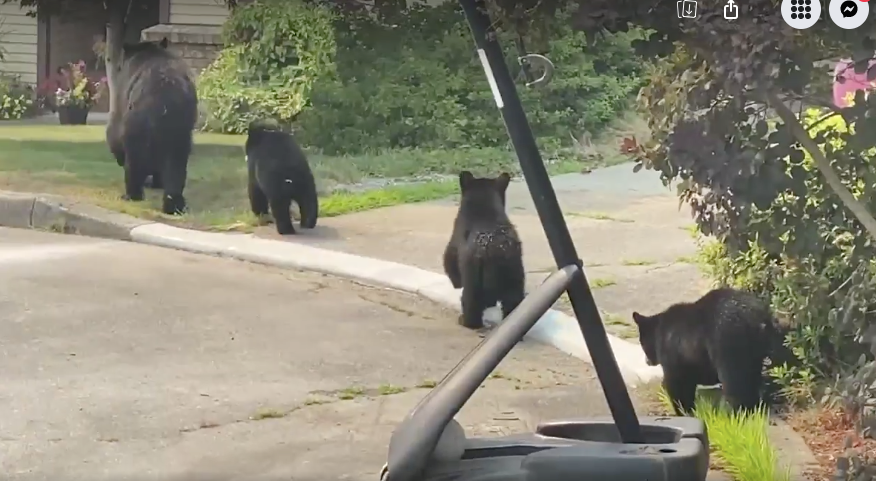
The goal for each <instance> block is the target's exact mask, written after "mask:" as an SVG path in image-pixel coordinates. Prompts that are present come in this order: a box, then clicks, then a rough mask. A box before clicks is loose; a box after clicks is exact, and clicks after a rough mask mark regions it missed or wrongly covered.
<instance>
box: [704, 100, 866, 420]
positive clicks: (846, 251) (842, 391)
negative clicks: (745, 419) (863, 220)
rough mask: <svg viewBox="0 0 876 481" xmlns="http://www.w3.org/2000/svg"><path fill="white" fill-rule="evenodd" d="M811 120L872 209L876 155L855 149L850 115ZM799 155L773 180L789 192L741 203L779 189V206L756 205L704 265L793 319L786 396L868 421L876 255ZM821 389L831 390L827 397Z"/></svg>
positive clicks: (707, 252) (708, 251)
mask: <svg viewBox="0 0 876 481" xmlns="http://www.w3.org/2000/svg"><path fill="white" fill-rule="evenodd" d="M803 123H804V125H806V126H808V127H809V129H810V131H811V132H812V133H813V134H814V136H815V138H816V139H818V141H819V143H820V144H821V145H822V147H823V148H824V149H825V150H826V151H827V152H828V153H829V155H830V156H831V157H832V158H834V159H835V160H834V161H833V163H832V165H833V168H834V169H835V170H836V171H837V172H838V174H839V175H840V177H841V178H842V179H843V180H844V183H845V184H846V185H847V186H848V188H849V189H850V190H851V191H852V192H853V194H854V195H855V196H856V197H857V198H858V199H860V200H863V201H865V202H866V203H867V204H868V205H869V206H871V208H872V206H874V204H876V171H874V170H873V167H872V165H873V164H872V162H873V161H874V160H876V149H873V148H867V149H863V150H861V149H856V148H854V143H853V142H854V140H853V139H854V135H855V132H854V128H850V127H849V125H848V124H847V123H846V121H845V120H844V119H843V117H842V116H838V115H832V116H829V117H826V116H825V114H824V112H822V111H820V110H816V109H810V110H808V111H807V112H806V114H805V116H804V118H803ZM768 130H769V129H768ZM776 132H777V131H775V130H774V129H773V132H772V133H770V134H768V133H765V134H764V135H765V136H768V135H776ZM779 135H781V134H779ZM797 152H798V153H796V154H793V155H790V156H788V157H785V158H783V159H779V160H780V162H781V165H782V166H783V168H782V169H781V173H782V174H784V175H778V176H775V177H773V179H779V180H780V183H779V185H770V184H769V183H768V180H769V178H767V179H761V181H762V182H763V184H765V185H761V186H760V187H759V188H761V189H762V191H761V192H760V193H751V192H750V191H744V190H740V191H739V192H737V193H736V195H735V200H736V203H737V205H740V204H743V202H745V199H746V196H759V195H763V192H775V194H774V195H772V200H771V202H769V203H767V204H765V205H761V206H758V205H750V206H749V211H748V212H747V214H746V215H745V216H744V217H740V218H739V219H738V221H737V222H731V223H728V224H727V226H726V228H725V236H724V237H723V238H722V241H723V242H718V241H713V242H711V243H705V244H703V246H702V247H701V260H702V261H703V263H704V265H705V266H706V268H707V273H708V274H710V275H711V276H712V277H713V279H715V280H716V281H717V282H718V283H719V284H725V285H733V286H737V287H741V288H745V289H748V290H751V291H754V292H757V293H760V294H761V295H762V296H764V297H766V298H768V299H770V300H771V302H772V306H773V309H774V310H775V311H776V313H777V314H778V315H779V316H780V317H783V318H786V319H789V320H793V323H794V326H795V328H794V330H793V331H792V332H791V333H790V334H789V336H788V339H787V343H788V345H789V346H790V347H791V349H792V351H793V353H794V354H795V356H796V357H797V358H798V359H799V360H800V364H799V365H798V366H777V367H774V368H773V369H772V373H773V375H774V376H775V377H776V378H777V379H778V381H779V383H780V384H782V385H783V387H784V389H785V392H786V394H788V395H789V396H790V397H791V398H792V399H793V400H796V401H813V400H815V401H818V400H824V401H835V402H840V403H842V404H843V407H844V408H846V409H847V410H850V411H853V412H856V413H859V414H863V411H864V410H865V407H866V406H867V404H868V402H869V400H872V399H876V387H873V386H874V382H876V364H874V362H873V352H876V349H874V348H876V324H874V322H873V321H874V320H876V319H874V311H873V308H874V304H876V303H874V299H876V261H874V259H876V257H874V254H876V249H874V246H873V242H872V241H871V240H870V238H869V236H868V235H867V234H866V232H864V230H863V226H861V224H860V223H859V222H858V221H857V220H856V219H855V218H854V217H853V216H852V214H851V213H850V212H849V211H848V210H847V209H845V208H844V207H843V205H842V204H841V202H840V201H839V199H838V198H837V197H836V196H835V195H833V193H832V191H831V190H830V189H828V188H827V186H826V185H825V182H824V180H823V178H822V176H821V175H820V174H819V173H818V171H817V170H816V169H815V167H814V165H813V161H812V159H811V157H810V156H809V155H808V153H803V152H800V151H797ZM749 198H750V197H749ZM739 220H741V222H740V221H739ZM731 239H732V242H731ZM818 383H821V384H822V386H824V385H825V384H827V386H826V389H821V390H818V389H817V386H816V384H818ZM871 391H872V392H871ZM819 393H823V394H827V395H828V396H827V397H822V396H818V394H819Z"/></svg>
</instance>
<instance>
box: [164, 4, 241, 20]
mask: <svg viewBox="0 0 876 481" xmlns="http://www.w3.org/2000/svg"><path fill="white" fill-rule="evenodd" d="M228 13H229V10H228V7H227V6H226V5H225V1H224V0H170V23H171V24H182V25H216V26H220V25H222V24H223V23H225V20H227V19H228Z"/></svg>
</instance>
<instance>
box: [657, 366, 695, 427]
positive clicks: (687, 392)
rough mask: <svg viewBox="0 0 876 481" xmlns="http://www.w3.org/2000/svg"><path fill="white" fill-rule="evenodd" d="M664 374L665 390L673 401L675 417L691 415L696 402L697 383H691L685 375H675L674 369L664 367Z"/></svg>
mask: <svg viewBox="0 0 876 481" xmlns="http://www.w3.org/2000/svg"><path fill="white" fill-rule="evenodd" d="M663 372H664V374H663V388H664V389H666V394H667V395H668V396H669V400H670V401H672V408H673V410H674V411H675V415H676V416H684V415H686V414H687V413H690V412H691V411H692V410H693V408H694V401H695V400H696V394H697V385H696V383H695V382H691V381H690V380H689V379H687V377H688V376H686V375H684V374H680V373H673V372H672V369H671V368H670V369H667V368H666V366H663ZM667 373H669V374H667Z"/></svg>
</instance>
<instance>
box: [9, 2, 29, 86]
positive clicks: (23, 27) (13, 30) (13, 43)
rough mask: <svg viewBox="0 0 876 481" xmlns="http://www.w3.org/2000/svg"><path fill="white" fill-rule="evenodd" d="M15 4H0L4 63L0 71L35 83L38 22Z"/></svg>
mask: <svg viewBox="0 0 876 481" xmlns="http://www.w3.org/2000/svg"><path fill="white" fill-rule="evenodd" d="M27 12H28V11H27V10H24V9H22V8H21V7H19V6H18V4H17V3H8V4H0V47H2V48H3V54H4V60H3V61H0V72H3V73H6V74H12V75H18V76H20V77H21V80H23V81H25V82H29V83H32V84H35V83H36V82H37V69H38V56H37V31H38V29H39V28H38V26H37V25H38V24H37V19H36V18H34V17H28V16H27Z"/></svg>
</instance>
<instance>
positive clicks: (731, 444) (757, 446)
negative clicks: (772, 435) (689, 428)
mask: <svg viewBox="0 0 876 481" xmlns="http://www.w3.org/2000/svg"><path fill="white" fill-rule="evenodd" d="M658 397H659V399H660V403H661V404H662V405H663V406H664V408H666V409H667V410H668V411H670V412H671V411H672V402H671V401H670V399H669V396H668V395H667V394H666V391H665V390H664V389H662V388H661V389H660V390H659V392H658ZM693 415H694V416H695V417H697V418H699V419H700V420H702V421H703V422H704V423H705V424H706V428H707V429H708V433H709V443H710V444H711V448H712V454H713V455H714V456H713V457H715V458H717V459H716V460H715V461H717V462H716V463H715V464H716V465H717V466H718V467H719V468H720V469H721V470H722V471H724V472H726V473H727V474H729V475H730V476H732V477H733V479H734V480H736V481H790V479H791V472H790V468H789V467H785V468H781V467H779V456H778V454H777V453H776V450H775V449H773V447H772V445H771V444H770V440H769V436H768V435H767V430H768V427H769V411H768V410H767V408H761V409H758V410H756V411H754V412H749V413H746V412H736V411H733V410H731V409H729V407H727V405H726V404H725V403H717V402H713V401H711V400H709V399H708V398H706V397H705V396H702V395H699V394H698V395H697V400H696V407H695V408H694V413H693Z"/></svg>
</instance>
